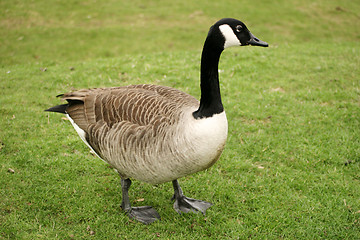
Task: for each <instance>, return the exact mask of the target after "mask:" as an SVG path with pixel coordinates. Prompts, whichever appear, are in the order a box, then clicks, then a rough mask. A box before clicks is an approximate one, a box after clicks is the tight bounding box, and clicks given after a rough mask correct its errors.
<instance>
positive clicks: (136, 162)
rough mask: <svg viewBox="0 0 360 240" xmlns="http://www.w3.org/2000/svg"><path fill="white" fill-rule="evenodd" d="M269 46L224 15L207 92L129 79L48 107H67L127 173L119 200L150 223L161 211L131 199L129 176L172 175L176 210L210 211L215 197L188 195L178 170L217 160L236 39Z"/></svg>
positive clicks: (204, 71)
mask: <svg viewBox="0 0 360 240" xmlns="http://www.w3.org/2000/svg"><path fill="white" fill-rule="evenodd" d="M245 45H254V46H263V47H267V46H268V44H267V43H266V42H263V41H261V40H259V39H258V38H256V37H255V36H254V35H253V34H252V33H251V32H250V31H249V30H248V29H247V27H246V26H245V24H244V23H242V22H241V21H239V20H236V19H232V18H225V19H221V20H220V21H218V22H216V23H215V24H214V25H213V26H212V27H211V28H210V30H209V33H208V35H207V38H206V40H205V43H204V48H203V51H202V57H201V79H200V81H201V84H200V87H201V99H200V102H199V101H198V100H197V99H195V98H194V97H192V96H190V95H188V94H186V93H184V92H181V91H179V90H177V89H173V88H170V87H164V86H156V85H147V84H144V85H131V86H124V87H114V88H98V89H84V90H79V91H75V92H71V93H65V94H62V95H59V96H60V97H61V98H62V99H64V100H66V101H67V104H64V105H58V106H55V107H52V108H49V109H47V110H46V111H50V112H59V113H63V114H66V116H67V117H68V119H69V120H70V122H71V123H72V125H73V126H74V128H75V130H76V131H77V133H78V134H79V136H80V138H81V139H82V140H83V141H84V142H85V144H86V145H87V146H88V147H90V148H91V149H92V150H93V151H94V152H95V153H96V154H97V155H98V156H99V157H100V158H101V159H103V160H104V161H105V162H107V163H109V164H110V165H111V166H113V167H114V169H116V171H117V172H118V173H119V175H120V177H121V186H122V203H121V207H122V209H123V210H124V211H126V212H127V214H128V215H129V217H130V218H134V219H136V220H138V221H140V222H142V223H145V224H149V223H151V222H153V221H155V220H157V219H160V216H159V214H158V213H157V212H156V210H154V209H153V208H152V207H150V206H145V207H131V204H130V201H129V196H128V190H129V188H130V185H131V180H130V178H134V179H138V180H140V181H144V182H147V183H151V184H159V183H164V182H169V181H172V183H173V187H174V196H173V199H174V200H175V203H174V209H175V210H176V211H177V212H178V213H181V212H185V213H187V212H189V211H193V212H197V211H200V212H202V213H203V214H205V211H206V210H207V209H208V208H209V207H210V206H211V205H212V204H211V203H208V202H205V201H201V200H196V199H192V198H187V197H185V196H184V194H183V192H182V190H181V188H180V185H179V183H178V181H177V179H178V178H181V177H183V176H186V175H189V174H192V173H195V172H198V171H202V170H205V169H207V168H209V167H211V166H212V165H213V164H214V163H215V162H216V161H217V160H218V159H219V157H220V155H221V153H222V151H223V149H224V146H225V142H226V138H227V128H228V125H227V119H226V115H225V112H224V108H223V105H222V102H221V96H220V87H219V76H218V63H219V58H220V55H221V53H222V51H223V50H224V49H225V48H228V47H232V46H245Z"/></svg>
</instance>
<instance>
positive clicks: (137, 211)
mask: <svg viewBox="0 0 360 240" xmlns="http://www.w3.org/2000/svg"><path fill="white" fill-rule="evenodd" d="M130 186H131V180H130V179H129V178H127V179H121V190H122V202H121V208H122V209H123V210H124V211H125V212H126V213H127V214H128V215H129V217H130V218H133V219H136V220H138V221H139V222H142V223H144V224H150V223H152V222H154V221H156V220H158V219H160V215H159V214H158V213H157V212H156V210H155V209H153V208H152V207H150V206H143V207H131V204H130V200H129V188H130Z"/></svg>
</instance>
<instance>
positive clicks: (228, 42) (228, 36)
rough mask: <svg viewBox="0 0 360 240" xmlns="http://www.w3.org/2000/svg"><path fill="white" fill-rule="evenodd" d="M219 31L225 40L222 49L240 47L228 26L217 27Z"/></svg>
mask: <svg viewBox="0 0 360 240" xmlns="http://www.w3.org/2000/svg"><path fill="white" fill-rule="evenodd" d="M219 29H220V32H221V33H222V35H223V36H224V38H225V44H224V49H225V48H228V47H233V46H241V42H240V41H239V39H238V38H237V37H236V35H235V33H234V31H233V30H232V28H231V27H230V26H229V25H227V24H223V25H221V26H220V27H219Z"/></svg>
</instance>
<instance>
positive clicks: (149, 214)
mask: <svg viewBox="0 0 360 240" xmlns="http://www.w3.org/2000/svg"><path fill="white" fill-rule="evenodd" d="M128 215H129V217H130V218H132V219H135V220H137V221H139V222H141V223H144V224H150V223H153V222H155V221H156V220H160V215H159V213H158V212H157V211H156V210H155V209H154V208H152V207H150V206H142V207H132V208H131V209H130V211H128Z"/></svg>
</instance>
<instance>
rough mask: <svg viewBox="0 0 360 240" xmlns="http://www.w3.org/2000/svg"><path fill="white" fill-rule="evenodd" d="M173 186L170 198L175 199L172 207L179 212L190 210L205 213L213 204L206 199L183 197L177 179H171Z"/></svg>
mask: <svg viewBox="0 0 360 240" xmlns="http://www.w3.org/2000/svg"><path fill="white" fill-rule="evenodd" d="M173 187H174V196H173V198H172V199H175V203H174V209H175V211H176V212H178V213H179V214H181V213H182V212H183V213H188V212H190V211H191V212H195V213H196V212H202V214H204V215H205V212H206V210H207V209H208V208H209V207H211V206H212V205H213V204H212V203H209V202H206V201H202V200H197V199H193V198H188V197H185V196H184V194H183V192H182V190H181V187H180V185H179V183H178V181H177V180H174V181H173Z"/></svg>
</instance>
